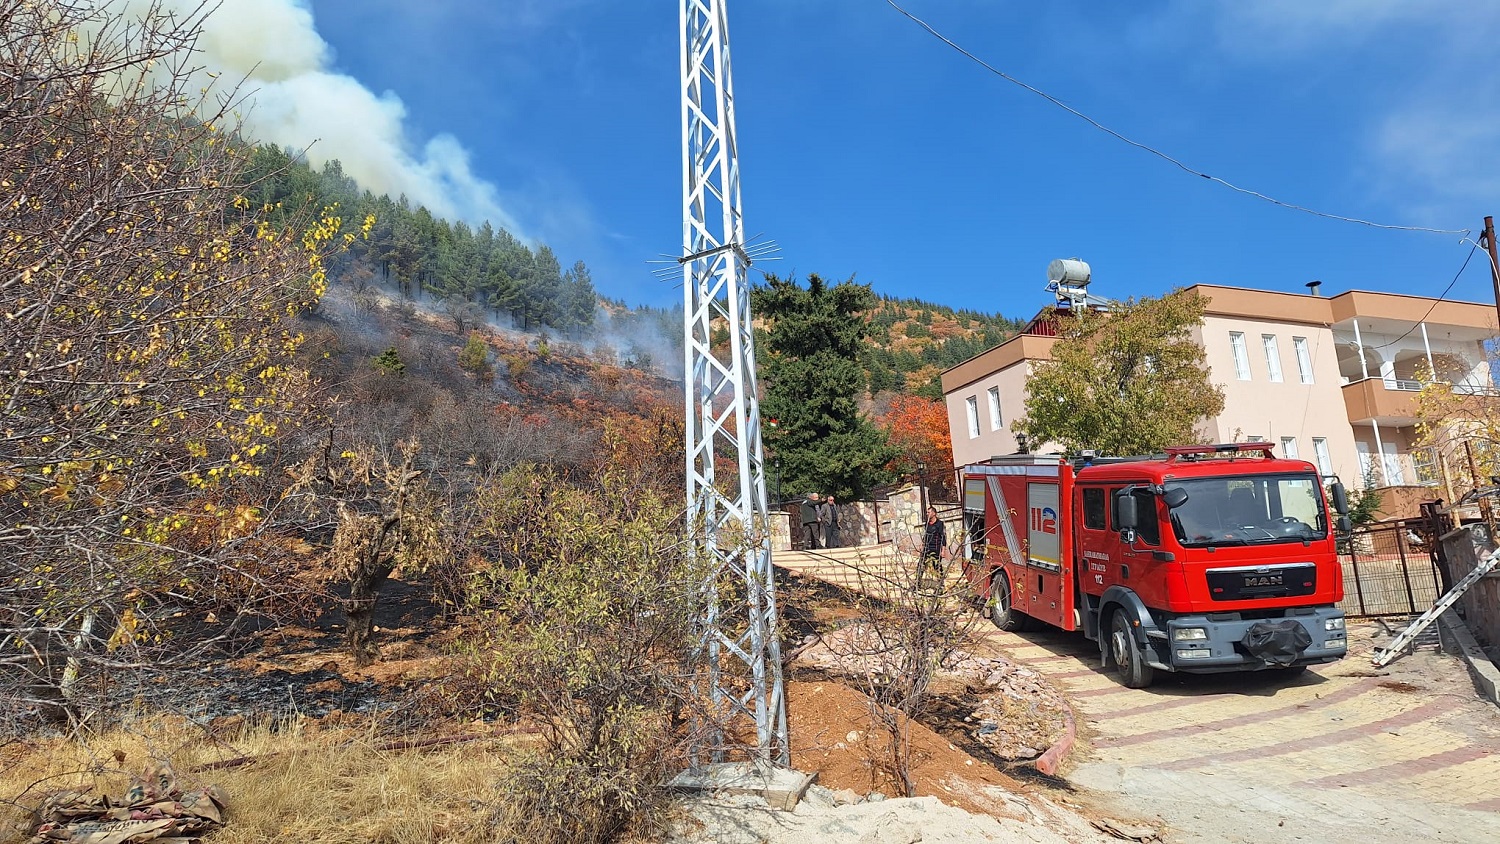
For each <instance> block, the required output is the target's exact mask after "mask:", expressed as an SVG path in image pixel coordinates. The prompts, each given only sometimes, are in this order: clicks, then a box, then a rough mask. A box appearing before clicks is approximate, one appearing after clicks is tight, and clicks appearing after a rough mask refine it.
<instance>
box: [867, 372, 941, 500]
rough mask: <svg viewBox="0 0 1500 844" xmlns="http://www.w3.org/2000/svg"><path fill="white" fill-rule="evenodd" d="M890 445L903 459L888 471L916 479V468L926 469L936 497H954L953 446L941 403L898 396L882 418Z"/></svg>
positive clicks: (890, 466)
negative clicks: (914, 476) (895, 448)
mask: <svg viewBox="0 0 1500 844" xmlns="http://www.w3.org/2000/svg"><path fill="white" fill-rule="evenodd" d="M880 424H881V426H882V427H884V428H885V430H886V435H887V436H888V437H889V438H890V442H891V445H893V446H895V447H897V448H898V449H900V450H901V456H900V457H897V458H896V459H895V460H893V461H891V463H890V465H889V466H888V467H887V468H889V469H890V470H891V471H893V472H896V473H897V474H899V475H903V476H905V475H915V474H916V473H917V464H918V462H921V463H923V464H925V465H926V471H925V473H924V474H925V477H926V481H927V486H928V487H929V488H930V489H931V490H932V494H933V495H937V496H945V497H946V496H951V495H952V493H953V473H952V471H950V469H951V467H952V465H953V442H952V439H951V437H950V436H949V434H948V410H947V408H946V407H945V406H944V405H943V403H942V402H940V401H932V400H931V399H924V398H922V397H921V396H897V397H896V399H895V400H894V401H892V402H891V409H890V410H888V411H886V413H885V415H884V416H882V417H881V418H880Z"/></svg>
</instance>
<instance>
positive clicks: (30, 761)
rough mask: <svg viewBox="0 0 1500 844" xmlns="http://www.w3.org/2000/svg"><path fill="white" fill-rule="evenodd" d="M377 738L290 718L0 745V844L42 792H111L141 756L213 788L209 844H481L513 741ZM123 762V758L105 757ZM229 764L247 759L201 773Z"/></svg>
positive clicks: (8, 840) (12, 839)
mask: <svg viewBox="0 0 1500 844" xmlns="http://www.w3.org/2000/svg"><path fill="white" fill-rule="evenodd" d="M387 743H389V737H388V736H377V735H375V734H374V733H373V732H360V731H359V730H357V729H351V728H341V729H333V730H322V729H318V728H317V726H316V725H315V724H310V723H306V722H296V723H291V724H286V725H282V728H281V729H278V730H271V729H269V728H267V727H264V726H262V727H254V728H247V729H244V730H242V731H240V732H238V733H237V734H235V735H231V736H226V737H215V736H213V735H210V734H209V733H208V732H207V731H205V730H204V729H203V728H201V727H197V726H193V725H190V724H187V723H185V722H183V721H182V720H181V719H174V718H159V719H156V720H154V721H152V722H151V723H150V724H148V725H143V726H139V727H137V728H136V729H134V730H131V731H125V732H117V733H112V734H109V735H105V736H98V737H91V738H89V739H88V740H86V741H63V740H54V741H36V742H29V743H26V744H12V745H9V746H5V747H0V800H3V801H5V802H3V803H0V844H18V842H21V841H24V840H25V838H26V834H27V829H26V826H27V824H28V822H29V817H28V815H29V809H30V808H31V807H34V806H36V805H37V804H38V803H40V802H41V800H42V798H43V797H44V796H45V795H46V794H47V793H48V792H50V791H56V790H59V789H63V788H93V789H96V790H98V791H102V792H103V793H105V794H110V795H118V794H120V793H121V792H122V791H123V790H124V789H125V788H126V787H127V786H128V784H129V781H130V777H131V775H132V774H135V773H137V772H139V771H140V770H141V769H142V768H144V767H145V765H146V764H147V763H148V762H150V761H151V760H155V759H166V760H168V761H170V762H171V764H172V765H173V766H174V767H175V769H176V771H177V774H178V780H179V784H180V787H182V788H184V789H190V788H196V787H199V786H202V785H207V784H210V783H212V784H216V785H218V786H219V787H220V788H221V789H223V790H224V792H225V794H226V795H227V796H228V800H229V807H228V808H229V812H228V823H227V824H226V826H225V828H224V829H223V830H222V831H221V832H219V833H216V834H215V835H214V836H213V840H214V841H215V842H216V844H260V842H273V841H275V842H282V841H319V842H350V844H353V842H383V844H416V842H422V844H429V842H433V841H444V842H460V843H461V842H469V841H476V842H477V841H489V840H493V837H494V836H493V831H492V830H491V829H490V828H489V822H488V818H489V817H490V815H491V813H492V812H493V810H494V807H495V805H496V804H497V802H502V801H499V800H498V797H499V795H498V794H497V793H496V791H495V789H494V783H496V782H497V781H499V780H501V779H502V776H503V775H504V773H505V772H506V770H507V769H508V767H509V763H508V759H510V758H511V757H512V756H513V751H514V749H515V747H516V739H515V738H513V737H508V736H502V735H497V736H496V737H494V738H487V739H485V740H481V741H472V742H466V743H461V744H453V745H446V746H439V747H433V748H426V749H422V750H382V749H381V746H382V745H384V744H387ZM120 754H123V756H124V759H125V762H124V763H123V764H122V763H120V762H119V761H117V760H118V759H119V758H120ZM238 756H254V757H257V758H258V759H259V761H256V762H254V763H251V764H248V765H243V766H239V767H234V768H227V769H219V770H201V771H200V770H196V769H198V768H199V766H201V765H205V764H209V763H213V762H219V761H222V760H225V759H230V758H234V757H238Z"/></svg>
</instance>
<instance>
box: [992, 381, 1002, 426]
mask: <svg viewBox="0 0 1500 844" xmlns="http://www.w3.org/2000/svg"><path fill="white" fill-rule="evenodd" d="M989 396H990V430H991V431H998V430H1000V426H1001V425H1003V424H1004V422H1005V420H1003V419H1001V418H1000V388H999V387H991V388H990V392H989Z"/></svg>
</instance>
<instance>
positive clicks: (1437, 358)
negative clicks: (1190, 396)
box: [942, 284, 1496, 510]
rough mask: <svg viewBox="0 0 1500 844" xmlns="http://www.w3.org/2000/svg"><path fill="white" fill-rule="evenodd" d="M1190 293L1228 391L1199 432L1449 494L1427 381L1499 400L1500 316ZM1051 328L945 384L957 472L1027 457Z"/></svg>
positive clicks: (1484, 308)
mask: <svg viewBox="0 0 1500 844" xmlns="http://www.w3.org/2000/svg"><path fill="white" fill-rule="evenodd" d="M1188 290H1189V291H1193V292H1197V293H1200V294H1202V295H1203V296H1204V297H1206V298H1207V300H1208V304H1207V308H1206V309H1205V313H1204V316H1203V322H1202V323H1201V324H1200V325H1198V326H1197V327H1196V328H1194V329H1193V332H1192V336H1193V339H1194V340H1196V341H1197V342H1198V343H1200V344H1202V346H1203V349H1204V353H1205V357H1206V362H1207V364H1208V367H1209V370H1210V379H1211V380H1212V382H1213V383H1215V384H1217V385H1219V386H1221V387H1223V388H1224V411H1223V412H1222V413H1220V414H1219V415H1218V416H1216V417H1214V418H1212V419H1205V420H1203V422H1202V426H1201V428H1200V433H1201V434H1202V435H1203V438H1204V439H1207V440H1209V441H1212V442H1230V441H1252V440H1253V441H1265V442H1271V443H1275V444H1276V445H1277V446H1278V447H1279V448H1278V452H1279V453H1280V454H1283V455H1285V456H1288V457H1300V458H1302V459H1304V460H1309V461H1312V462H1313V463H1315V464H1317V466H1318V467H1319V469H1320V470H1321V471H1322V472H1323V473H1324V474H1327V475H1337V476H1339V477H1340V478H1342V479H1343V480H1344V481H1345V483H1346V484H1348V485H1349V486H1351V487H1359V486H1363V485H1365V484H1366V483H1368V484H1370V485H1372V486H1374V487H1377V488H1386V487H1414V486H1415V487H1441V486H1442V485H1443V481H1444V479H1443V478H1442V477H1441V471H1440V469H1439V467H1438V465H1437V461H1435V460H1434V459H1433V457H1432V456H1431V455H1430V454H1429V453H1428V452H1427V451H1426V450H1424V449H1420V448H1417V447H1416V445H1415V442H1416V431H1415V425H1416V423H1417V418H1416V406H1415V404H1416V403H1415V397H1416V393H1417V391H1419V390H1420V389H1421V388H1422V383H1421V380H1420V378H1421V375H1422V374H1423V373H1427V372H1432V373H1435V377H1436V378H1438V379H1441V380H1444V381H1447V382H1449V383H1452V384H1453V385H1455V387H1456V388H1457V389H1458V390H1459V391H1461V392H1472V393H1476V394H1485V393H1493V392H1494V383H1493V380H1492V378H1491V375H1490V368H1489V362H1488V360H1489V359H1488V356H1487V355H1486V352H1485V347H1484V343H1485V341H1487V340H1490V339H1492V338H1494V337H1495V336H1496V313H1495V308H1493V307H1492V306H1489V305H1480V304H1475V303H1471V302H1453V301H1447V300H1439V299H1430V298H1424V297H1420V296H1403V295H1398V294H1392V293H1369V292H1364V291H1349V292H1347V293H1342V294H1339V295H1337V296H1332V297H1327V298H1325V297H1322V296H1318V295H1316V293H1315V292H1314V293H1313V294H1305V295H1299V294H1292V293H1277V292H1272V291H1268V290H1248V289H1244V288H1235V287H1220V286H1216V285H1207V284H1200V285H1194V286H1193V287H1190V288H1188ZM1314 290H1316V288H1314ZM1054 325H1055V323H1053V322H1052V321H1050V320H1048V319H1045V318H1038V319H1035V320H1033V321H1032V323H1031V325H1030V326H1028V328H1027V330H1026V332H1023V333H1022V334H1019V335H1017V336H1015V337H1012V338H1011V339H1010V340H1008V341H1006V342H1005V343H1002V344H1001V345H999V346H997V347H995V348H993V349H990V350H989V351H987V352H984V353H982V354H979V355H976V356H975V357H973V358H970V359H969V360H966V361H963V362H962V363H960V364H958V365H956V366H954V367H952V368H951V369H948V370H947V371H945V372H944V373H943V375H942V383H943V393H944V395H945V398H946V402H947V408H948V423H949V428H950V432H951V434H952V438H953V460H954V463H955V465H963V464H965V463H972V462H976V461H980V460H986V459H988V458H989V457H991V456H993V455H996V454H1009V453H1012V452H1015V451H1017V450H1018V443H1017V440H1016V437H1015V435H1014V434H1013V433H1012V431H1011V424H1012V423H1013V422H1014V421H1015V420H1017V419H1019V418H1021V417H1022V416H1024V415H1025V402H1026V377H1027V375H1028V373H1029V372H1030V371H1031V369H1032V367H1033V366H1035V365H1036V364H1037V363H1038V362H1040V361H1046V360H1050V359H1051V348H1052V344H1053V343H1055V342H1057V339H1056V337H1055V336H1049V335H1053V334H1055V328H1054ZM1434 494H1437V493H1434ZM1385 509H1387V510H1389V509H1391V508H1385Z"/></svg>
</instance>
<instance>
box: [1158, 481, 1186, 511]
mask: <svg viewBox="0 0 1500 844" xmlns="http://www.w3.org/2000/svg"><path fill="white" fill-rule="evenodd" d="M1161 500H1162V501H1165V502H1166V503H1167V509H1169V510H1176V509H1177V508H1178V507H1181V506H1182V505H1184V504H1186V503H1187V500H1188V494H1187V490H1185V489H1183V488H1182V487H1180V486H1174V487H1171V488H1169V489H1168V490H1167V491H1166V492H1164V493H1162V494H1161Z"/></svg>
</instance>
